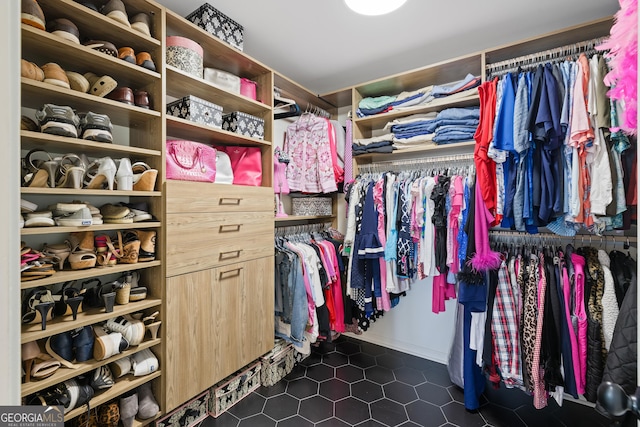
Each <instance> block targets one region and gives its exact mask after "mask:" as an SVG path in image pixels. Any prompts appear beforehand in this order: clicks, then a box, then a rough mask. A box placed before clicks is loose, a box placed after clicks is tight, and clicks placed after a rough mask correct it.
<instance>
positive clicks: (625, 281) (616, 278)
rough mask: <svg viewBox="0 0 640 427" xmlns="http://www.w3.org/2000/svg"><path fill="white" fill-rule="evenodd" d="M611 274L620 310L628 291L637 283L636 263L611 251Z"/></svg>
mask: <svg viewBox="0 0 640 427" xmlns="http://www.w3.org/2000/svg"><path fill="white" fill-rule="evenodd" d="M609 258H610V259H611V274H612V276H613V283H614V285H615V289H616V299H617V300H618V308H620V307H621V306H622V301H623V300H624V297H625V294H626V293H627V289H629V286H630V285H631V283H633V282H635V281H636V262H635V261H634V260H633V259H631V257H629V256H628V255H626V254H624V253H622V252H620V251H611V253H610V254H609Z"/></svg>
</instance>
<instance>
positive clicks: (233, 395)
mask: <svg viewBox="0 0 640 427" xmlns="http://www.w3.org/2000/svg"><path fill="white" fill-rule="evenodd" d="M261 365H262V364H261V363H260V362H254V363H251V364H249V365H247V366H245V367H244V368H242V369H240V370H239V371H237V372H235V373H234V374H231V375H229V376H228V377H227V378H225V379H224V380H222V381H220V382H219V383H218V384H216V385H214V386H213V387H212V388H211V394H210V398H209V414H211V415H212V416H214V417H218V416H219V415H220V414H222V413H223V412H225V411H226V410H227V409H229V408H231V407H232V406H233V405H235V404H236V403H238V402H239V401H240V400H242V399H243V398H245V397H247V396H248V395H249V394H250V393H251V392H252V391H254V390H255V389H257V388H258V387H260V368H261Z"/></svg>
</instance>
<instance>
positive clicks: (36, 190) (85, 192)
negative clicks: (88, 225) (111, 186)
mask: <svg viewBox="0 0 640 427" xmlns="http://www.w3.org/2000/svg"><path fill="white" fill-rule="evenodd" d="M20 192H21V193H22V194H48V195H56V196H57V195H71V196H116V197H124V196H145V197H160V196H162V192H161V191H120V190H89V189H86V188H80V189H77V190H76V189H75V188H44V187H21V188H20Z"/></svg>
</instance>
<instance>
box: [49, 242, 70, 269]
mask: <svg viewBox="0 0 640 427" xmlns="http://www.w3.org/2000/svg"><path fill="white" fill-rule="evenodd" d="M42 253H43V254H44V255H45V256H51V257H58V259H59V261H58V264H57V265H58V270H62V269H63V268H64V262H65V261H66V260H67V258H68V257H69V254H71V244H70V243H69V242H68V241H67V242H65V243H56V244H53V245H50V244H48V243H45V244H44V247H43V248H42Z"/></svg>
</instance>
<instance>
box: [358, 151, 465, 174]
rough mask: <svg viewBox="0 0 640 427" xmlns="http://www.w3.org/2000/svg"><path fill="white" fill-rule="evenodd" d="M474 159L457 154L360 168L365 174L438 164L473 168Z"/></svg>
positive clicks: (390, 161) (378, 163)
mask: <svg viewBox="0 0 640 427" xmlns="http://www.w3.org/2000/svg"><path fill="white" fill-rule="evenodd" d="M473 159H474V158H473V154H456V155H451V156H437V157H423V158H419V159H407V160H388V161H384V162H375V163H368V164H365V165H361V166H359V168H360V169H361V170H362V171H363V172H375V171H380V170H389V169H393V168H394V167H396V166H402V167H406V166H431V165H434V164H438V163H445V164H447V166H462V165H464V166H472V165H473Z"/></svg>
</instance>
